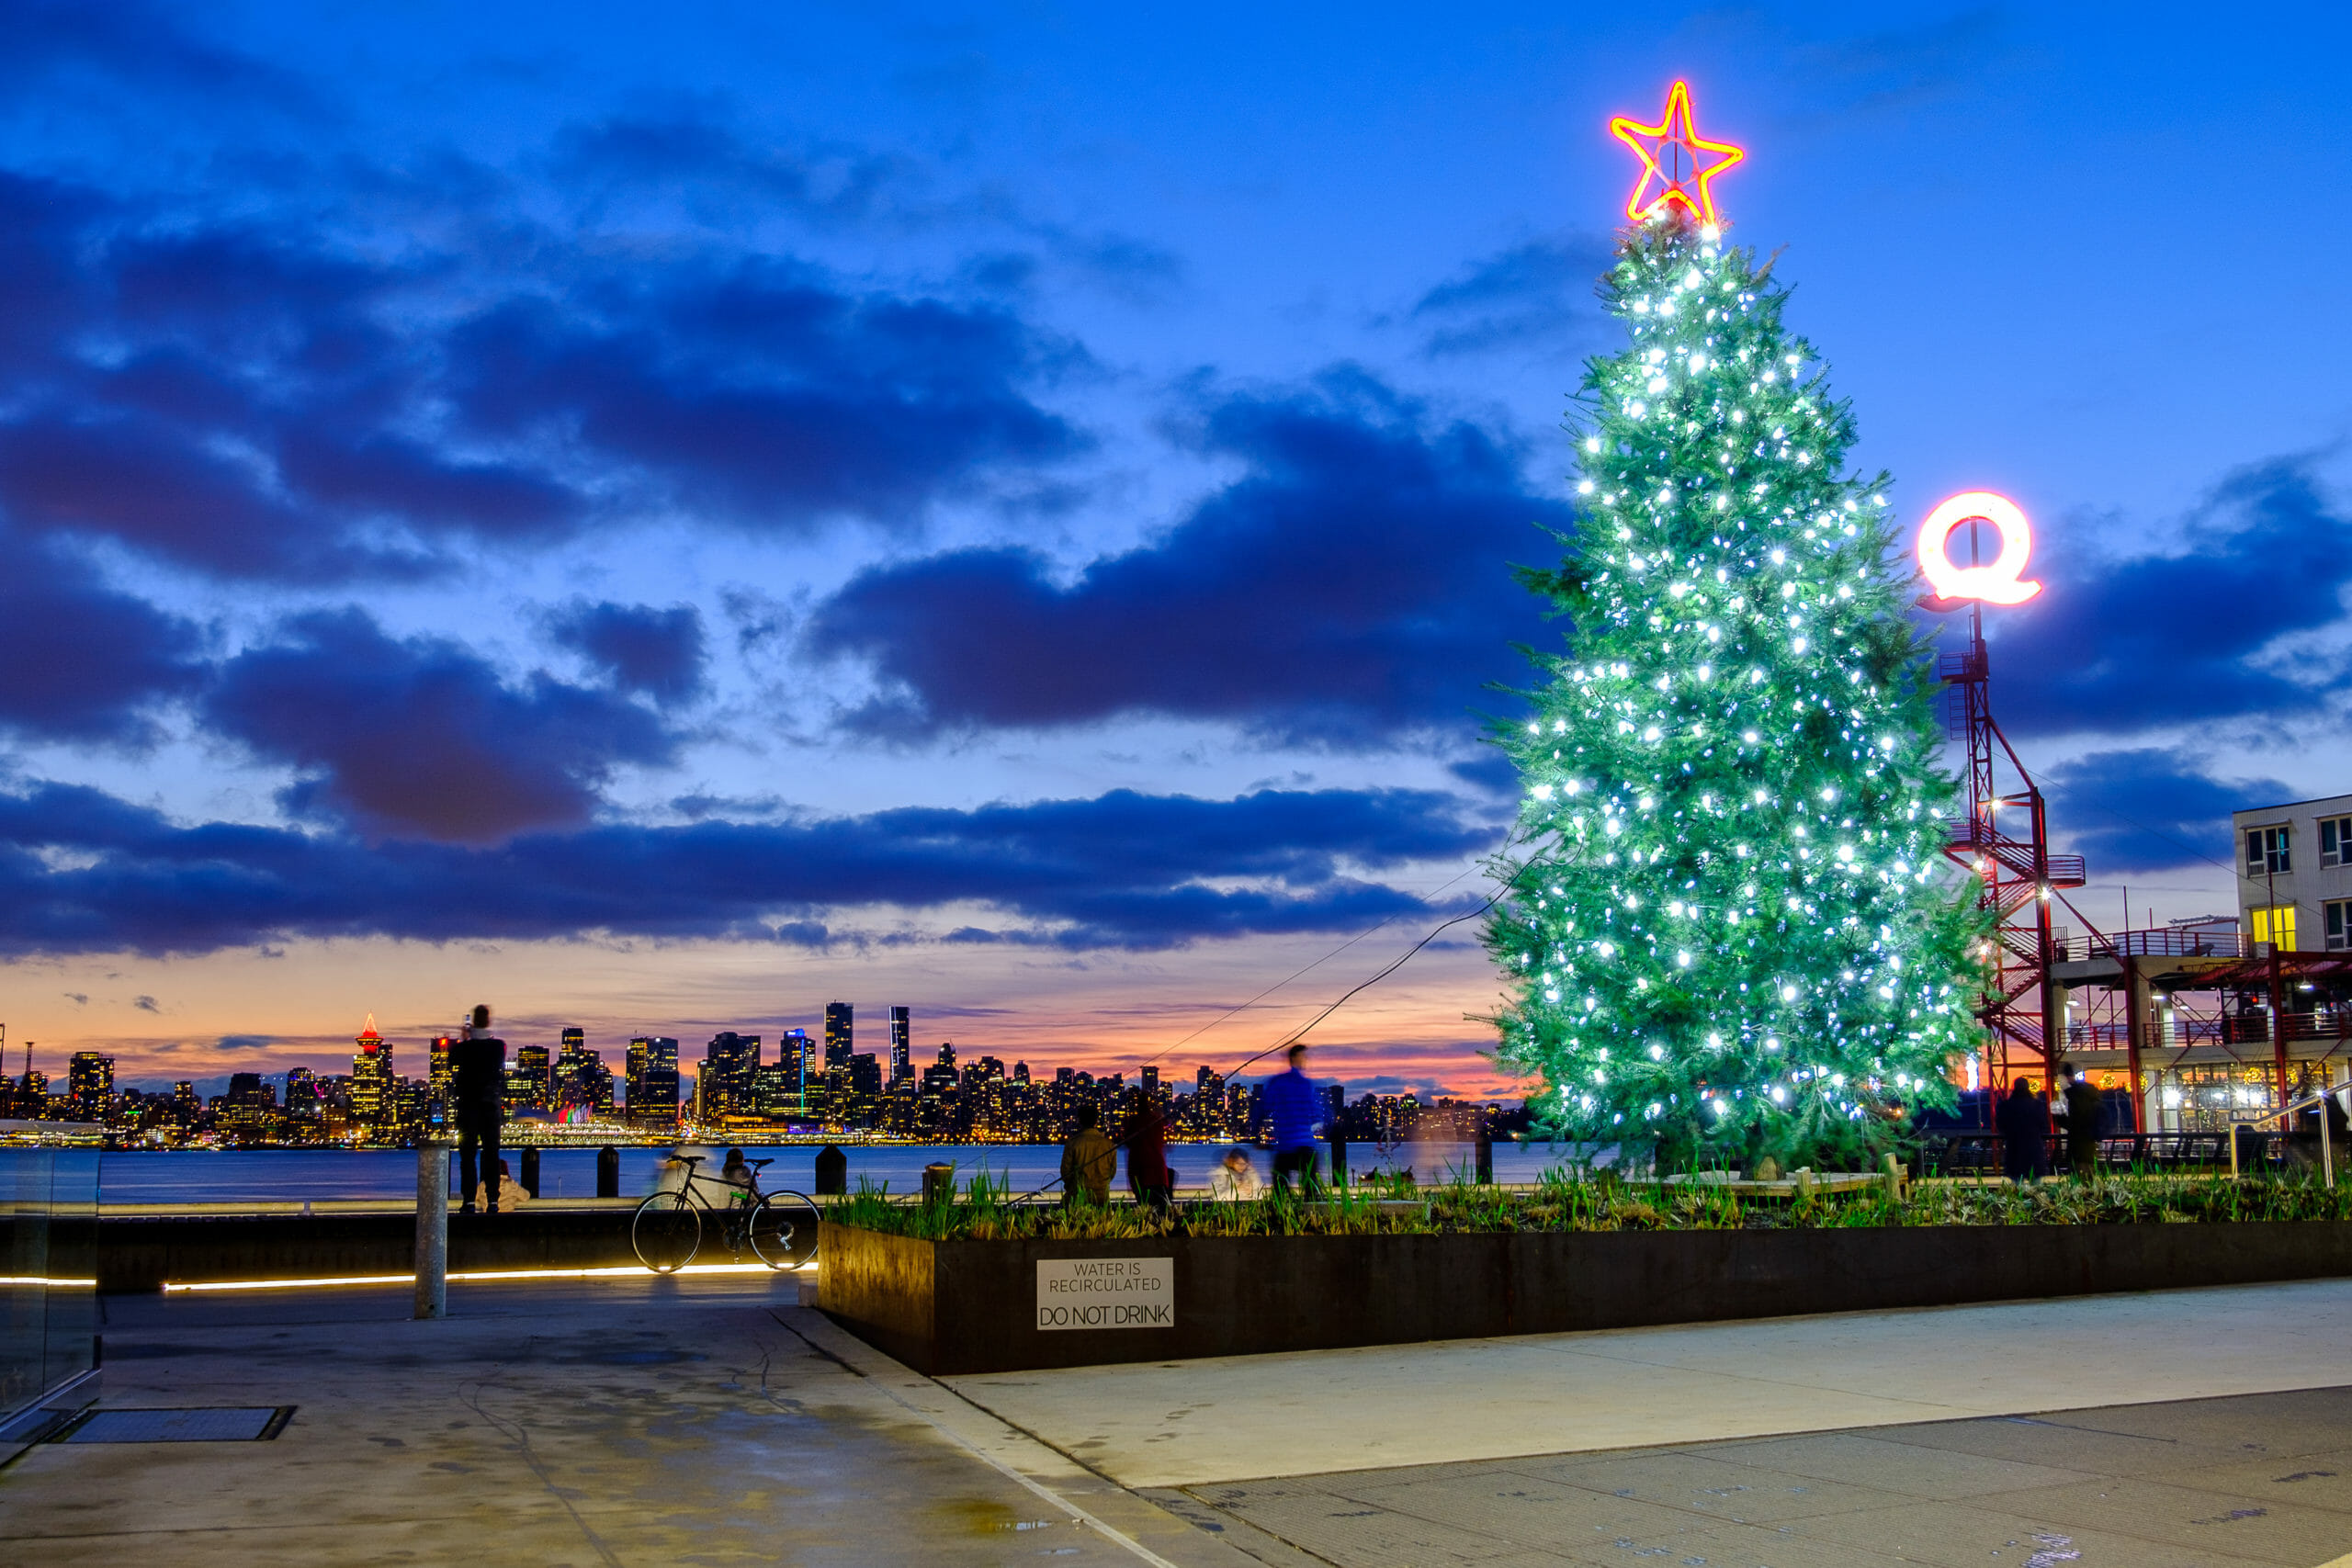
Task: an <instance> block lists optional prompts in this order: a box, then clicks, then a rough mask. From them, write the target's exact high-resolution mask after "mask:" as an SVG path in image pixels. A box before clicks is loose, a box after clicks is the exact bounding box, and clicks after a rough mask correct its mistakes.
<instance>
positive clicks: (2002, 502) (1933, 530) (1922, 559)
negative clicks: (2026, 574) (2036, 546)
mask: <svg viewBox="0 0 2352 1568" xmlns="http://www.w3.org/2000/svg"><path fill="white" fill-rule="evenodd" d="M1969 523H1989V524H1991V525H1993V526H1994V527H1995V528H1996V529H1998V530H2000V535H2001V553H2000V554H1999V555H1998V556H1996V558H1994V560H1993V564H1992V565H1990V566H1954V565H1953V564H1952V560H1951V556H1949V555H1947V554H1946V553H1945V552H1944V547H1945V545H1946V543H1947V542H1948V541H1949V540H1950V538H1951V531H1952V530H1953V529H1954V528H1958V527H1960V526H1962V525H1965V524H1969ZM2032 553H2033V529H2032V527H2031V525H2029V524H2028V523H2027V522H2026V520H2025V513H2022V512H2020V511H2018V504H2017V502H2014V501H2011V500H2009V499H2008V498H2007V496H1999V495H1995V494H1994V493H1993V492H1992V491H1987V490H1972V491H1968V492H1967V493H1965V494H1963V495H1955V496H1953V497H1952V498H1951V500H1950V501H1947V502H1944V503H1943V504H1942V505H1941V506H1939V507H1937V508H1936V509H1935V510H1934V511H1933V512H1930V513H1928V520H1927V521H1926V522H1925V523H1922V524H1920V525H1919V570H1921V571H1922V572H1924V573H1926V574H1927V578H1928V586H1930V587H1932V588H1933V589H1934V590H1935V591H1936V597H1937V598H1939V599H1944V600H1958V599H1981V600H1983V601H1984V602H1985V604H2024V603H2025V602H2026V601H2027V600H2029V599H2030V598H2032V597H2033V596H2034V595H2035V594H2037V593H2039V592H2041V584H2040V583H2039V582H2021V581H2018V574H2019V573H2020V572H2022V571H2024V570H2025V562H2026V558H2027V557H2028V556H2030V555H2031V554H2032Z"/></svg>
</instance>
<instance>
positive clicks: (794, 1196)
mask: <svg viewBox="0 0 2352 1568" xmlns="http://www.w3.org/2000/svg"><path fill="white" fill-rule="evenodd" d="M817 1218H818V1216H817V1205H816V1204H814V1203H811V1202H810V1201H809V1200H808V1199H806V1198H803V1197H802V1196H801V1195H800V1194H799V1193H797V1192H775V1193H771V1194H770V1195H768V1196H767V1197H765V1198H763V1199H761V1200H760V1201H759V1202H758V1203H757V1204H756V1205H754V1206H753V1208H752V1220H751V1242H752V1251H753V1252H755V1253H757V1254H758V1255H759V1258H760V1261H761V1262H763V1263H764V1264H766V1265H767V1266H768V1267H769V1268H771V1269H797V1268H799V1267H800V1266H801V1265H802V1264H803V1263H806V1262H808V1261H809V1258H812V1257H814V1256H815V1255H816V1252H817Z"/></svg>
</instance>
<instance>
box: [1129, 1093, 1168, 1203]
mask: <svg viewBox="0 0 2352 1568" xmlns="http://www.w3.org/2000/svg"><path fill="white" fill-rule="evenodd" d="M1134 1106H1135V1108H1134V1110H1133V1111H1130V1112H1129V1114H1128V1120H1127V1135H1126V1136H1125V1138H1123V1139H1121V1140H1120V1141H1121V1142H1122V1143H1124V1144H1125V1145H1126V1149H1127V1187H1128V1189H1129V1190H1131V1191H1133V1192H1134V1193H1135V1195H1136V1202H1138V1203H1148V1204H1150V1205H1151V1206H1152V1207H1153V1208H1155V1209H1166V1208H1167V1207H1168V1199H1169V1192H1170V1188H1172V1187H1173V1186H1174V1185H1175V1182H1174V1180H1173V1179H1172V1178H1171V1177H1170V1172H1169V1169H1168V1123H1167V1122H1165V1121H1164V1120H1162V1119H1161V1117H1160V1114H1159V1099H1158V1098H1157V1097H1156V1096H1154V1095H1151V1094H1148V1093H1147V1092H1145V1091H1144V1090H1142V1089H1137V1090H1136V1091H1135V1101H1134Z"/></svg>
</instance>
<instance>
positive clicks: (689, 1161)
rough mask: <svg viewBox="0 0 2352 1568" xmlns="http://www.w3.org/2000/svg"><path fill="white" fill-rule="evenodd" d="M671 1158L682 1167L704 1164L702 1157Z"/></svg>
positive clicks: (674, 1156) (681, 1156)
mask: <svg viewBox="0 0 2352 1568" xmlns="http://www.w3.org/2000/svg"><path fill="white" fill-rule="evenodd" d="M670 1157H671V1158H672V1159H673V1160H676V1161H677V1162H678V1163H679V1164H680V1165H700V1164H701V1163H702V1162H703V1156H701V1155H672V1156H670Z"/></svg>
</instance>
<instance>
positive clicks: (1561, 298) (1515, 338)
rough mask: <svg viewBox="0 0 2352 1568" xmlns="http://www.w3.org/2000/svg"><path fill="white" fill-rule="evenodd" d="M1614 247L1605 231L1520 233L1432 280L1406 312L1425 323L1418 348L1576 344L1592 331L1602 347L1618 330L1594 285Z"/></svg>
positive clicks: (1456, 351)
mask: <svg viewBox="0 0 2352 1568" xmlns="http://www.w3.org/2000/svg"><path fill="white" fill-rule="evenodd" d="M1613 248H1614V246H1613V244H1612V243H1611V240H1610V238H1609V237H1608V236H1607V235H1602V234H1570V235H1564V236H1559V237H1555V238H1547V239H1537V240H1527V241H1522V242H1521V243H1519V244H1516V245H1512V246H1510V247H1508V248H1507V249H1504V250H1501V251H1498V252H1496V253H1495V254H1492V255H1487V256H1481V257H1479V258H1478V259H1477V260H1476V261H1473V262H1471V263H1470V264H1468V265H1465V266H1464V268H1463V269H1462V270H1461V271H1460V272H1459V273H1457V274H1455V275H1454V276H1453V277H1450V278H1448V279H1446V280H1445V281H1444V282H1442V283H1441V284H1439V285H1438V286H1437V287H1435V288H1431V289H1430V291H1429V292H1428V293H1426V294H1424V295H1422V296H1421V297H1420V299H1418V300H1416V301H1414V303H1413V308H1412V310H1410V311H1408V313H1407V315H1406V320H1407V321H1409V322H1410V323H1411V324H1412V325H1414V326H1416V327H1418V328H1419V329H1420V330H1421V332H1422V333H1423V334H1424V335H1423V338H1422V340H1421V350H1422V352H1423V353H1424V354H1427V355H1431V356H1442V355H1465V354H1479V353H1485V352H1487V351H1489V350H1496V349H1503V350H1510V351H1515V352H1518V353H1521V354H1524V353H1526V352H1527V351H1528V350H1529V349H1531V348H1543V349H1547V350H1556V349H1558V348H1561V347H1577V346H1584V345H1583V344H1579V343H1578V342H1577V339H1579V338H1581V337H1585V336H1587V335H1589V336H1590V337H1592V339H1593V340H1594V341H1593V343H1592V344H1591V346H1596V347H1597V346H1599V345H1600V336H1601V334H1602V333H1607V332H1610V331H1613V330H1614V323H1613V322H1611V321H1610V319H1609V316H1608V313H1607V312H1606V311H1605V310H1602V309H1601V307H1600V304H1599V302H1598V301H1597V300H1596V299H1594V291H1593V286H1594V280H1595V279H1597V278H1599V277H1600V276H1601V275H1602V274H1603V273H1605V272H1607V271H1608V270H1609V266H1610V264H1611V260H1612V259H1613V258H1612V255H1611V252H1612V250H1613Z"/></svg>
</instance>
